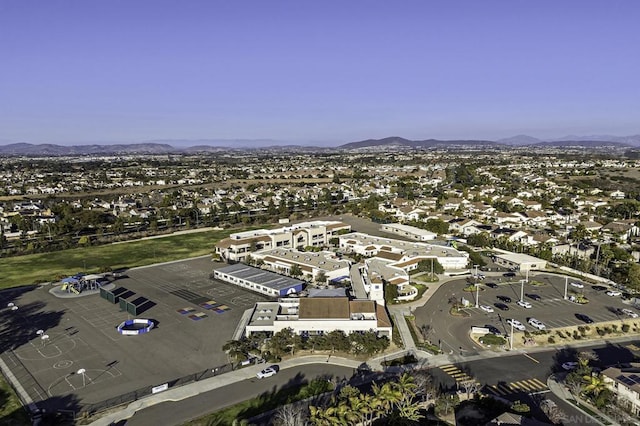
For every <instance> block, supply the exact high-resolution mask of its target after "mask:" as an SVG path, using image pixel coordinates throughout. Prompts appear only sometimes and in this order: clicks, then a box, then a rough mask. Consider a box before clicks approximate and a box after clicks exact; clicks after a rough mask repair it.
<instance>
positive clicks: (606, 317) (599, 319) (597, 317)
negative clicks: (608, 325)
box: [589, 315, 618, 322]
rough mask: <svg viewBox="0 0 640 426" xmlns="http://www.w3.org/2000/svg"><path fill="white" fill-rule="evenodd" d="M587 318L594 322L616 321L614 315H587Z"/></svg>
mask: <svg viewBox="0 0 640 426" xmlns="http://www.w3.org/2000/svg"><path fill="white" fill-rule="evenodd" d="M589 317H590V318H591V319H592V320H594V321H595V322H602V321H614V320H616V319H618V318H616V317H615V316H614V315H589Z"/></svg>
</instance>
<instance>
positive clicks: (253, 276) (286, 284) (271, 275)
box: [216, 263, 304, 290]
mask: <svg viewBox="0 0 640 426" xmlns="http://www.w3.org/2000/svg"><path fill="white" fill-rule="evenodd" d="M216 272H221V273H223V274H227V275H231V276H233V277H236V278H240V279H243V280H246V281H251V282H252V283H255V284H260V285H262V286H265V287H269V288H272V289H274V290H283V289H287V288H290V287H293V286H296V285H299V284H304V281H301V280H297V279H295V278H291V277H286V276H284V275H280V274H276V273H275V272H270V271H265V270H262V269H260V268H254V267H253V266H248V265H245V264H244V263H236V264H234V265H229V266H224V267H222V268H220V269H216Z"/></svg>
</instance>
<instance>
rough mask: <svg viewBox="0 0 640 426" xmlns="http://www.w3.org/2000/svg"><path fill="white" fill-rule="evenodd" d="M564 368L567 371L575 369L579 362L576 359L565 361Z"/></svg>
mask: <svg viewBox="0 0 640 426" xmlns="http://www.w3.org/2000/svg"><path fill="white" fill-rule="evenodd" d="M562 368H564V369H565V370H567V371H571V370H575V369H576V368H578V363H577V362H574V361H569V362H565V363H563V364H562Z"/></svg>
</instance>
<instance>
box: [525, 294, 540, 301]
mask: <svg viewBox="0 0 640 426" xmlns="http://www.w3.org/2000/svg"><path fill="white" fill-rule="evenodd" d="M526 296H527V297H528V298H529V299H532V300H542V297H540V295H539V294H535V293H527V294H526Z"/></svg>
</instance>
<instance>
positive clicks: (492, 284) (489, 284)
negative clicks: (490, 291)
mask: <svg viewBox="0 0 640 426" xmlns="http://www.w3.org/2000/svg"><path fill="white" fill-rule="evenodd" d="M485 285H486V286H487V287H489V288H498V284H496V283H486V284H485Z"/></svg>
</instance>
